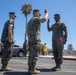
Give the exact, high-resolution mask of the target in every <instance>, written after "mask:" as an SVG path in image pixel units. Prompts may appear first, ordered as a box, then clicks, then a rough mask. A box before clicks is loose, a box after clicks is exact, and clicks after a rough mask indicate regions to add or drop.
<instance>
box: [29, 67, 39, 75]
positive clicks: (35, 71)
mask: <svg viewBox="0 0 76 75" xmlns="http://www.w3.org/2000/svg"><path fill="white" fill-rule="evenodd" d="M28 72H29V73H32V74H39V73H40V71H39V70H36V69H34V67H33V66H30V67H29V70H28Z"/></svg>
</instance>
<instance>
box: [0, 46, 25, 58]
mask: <svg viewBox="0 0 76 75" xmlns="http://www.w3.org/2000/svg"><path fill="white" fill-rule="evenodd" d="M2 48H3V47H2ZM0 53H2V51H1V49H0ZM13 56H18V57H23V56H24V50H23V47H21V46H19V45H14V47H13Z"/></svg>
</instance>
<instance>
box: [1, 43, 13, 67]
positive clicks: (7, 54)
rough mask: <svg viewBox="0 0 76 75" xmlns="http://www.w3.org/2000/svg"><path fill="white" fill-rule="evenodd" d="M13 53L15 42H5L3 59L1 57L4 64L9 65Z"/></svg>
mask: <svg viewBox="0 0 76 75" xmlns="http://www.w3.org/2000/svg"><path fill="white" fill-rule="evenodd" d="M12 53H13V44H10V43H8V42H6V43H4V49H3V50H2V59H1V63H2V65H5V66H7V64H8V62H9V60H10V58H11V57H12Z"/></svg>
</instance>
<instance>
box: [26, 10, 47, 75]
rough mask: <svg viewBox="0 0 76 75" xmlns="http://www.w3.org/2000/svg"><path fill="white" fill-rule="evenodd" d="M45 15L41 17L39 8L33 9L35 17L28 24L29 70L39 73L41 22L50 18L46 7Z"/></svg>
mask: <svg viewBox="0 0 76 75" xmlns="http://www.w3.org/2000/svg"><path fill="white" fill-rule="evenodd" d="M44 13H45V16H44V17H43V18H40V13H39V10H37V9H35V10H33V17H32V18H31V20H30V21H29V22H28V24H27V28H26V29H27V30H26V31H27V36H28V46H29V49H28V50H29V58H28V67H29V68H28V72H29V73H34V74H38V73H40V71H38V70H36V69H35V66H36V61H37V57H38V50H39V47H38V46H39V43H40V41H41V40H40V24H41V23H43V22H45V21H46V20H47V18H48V11H47V10H46V9H44Z"/></svg>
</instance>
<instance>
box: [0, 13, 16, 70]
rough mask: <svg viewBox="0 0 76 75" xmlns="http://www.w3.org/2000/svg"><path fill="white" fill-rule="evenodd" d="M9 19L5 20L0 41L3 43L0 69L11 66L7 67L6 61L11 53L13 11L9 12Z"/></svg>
mask: <svg viewBox="0 0 76 75" xmlns="http://www.w3.org/2000/svg"><path fill="white" fill-rule="evenodd" d="M9 16H10V19H9V20H7V21H6V22H5V25H4V28H3V32H2V37H1V42H2V43H3V46H4V48H3V50H2V59H1V63H2V68H1V69H2V70H6V71H10V70H12V68H10V67H7V65H8V62H9V60H10V58H11V56H12V53H13V43H14V19H15V17H16V16H15V13H14V12H10V13H9Z"/></svg>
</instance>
